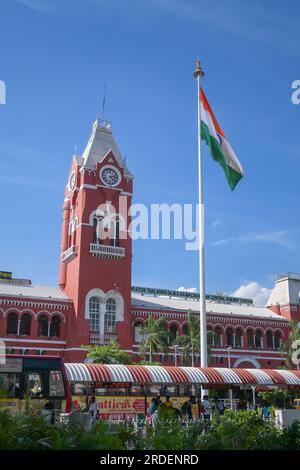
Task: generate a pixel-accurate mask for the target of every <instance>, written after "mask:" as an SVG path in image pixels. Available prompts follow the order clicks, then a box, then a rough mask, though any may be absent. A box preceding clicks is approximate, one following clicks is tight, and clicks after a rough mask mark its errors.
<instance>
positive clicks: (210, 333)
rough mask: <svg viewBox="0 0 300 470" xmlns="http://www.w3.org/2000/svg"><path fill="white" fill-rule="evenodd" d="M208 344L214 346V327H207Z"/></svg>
mask: <svg viewBox="0 0 300 470" xmlns="http://www.w3.org/2000/svg"><path fill="white" fill-rule="evenodd" d="M207 346H213V331H212V327H211V326H208V327H207Z"/></svg>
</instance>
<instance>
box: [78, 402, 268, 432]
mask: <svg viewBox="0 0 300 470" xmlns="http://www.w3.org/2000/svg"><path fill="white" fill-rule="evenodd" d="M227 405H228V404H227ZM225 409H226V405H225V402H224V400H220V399H215V400H210V399H209V396H208V395H205V396H203V399H202V400H200V399H199V400H198V399H197V398H196V397H193V396H191V397H189V398H188V399H187V400H186V401H184V402H183V404H182V405H181V406H180V407H176V406H174V403H173V401H172V399H171V398H170V397H169V396H166V397H163V399H162V398H161V397H160V396H156V397H153V398H152V399H151V403H150V406H149V408H148V410H147V418H146V419H147V422H148V424H150V425H152V426H155V425H156V423H157V420H158V419H159V416H163V417H164V418H166V417H170V418H177V419H180V420H182V421H183V422H186V423H188V422H190V421H192V420H194V419H199V417H200V418H202V419H204V420H211V419H212V417H213V416H222V415H223V414H224V411H225ZM235 409H236V410H248V409H251V405H250V403H249V402H248V401H246V400H239V401H238V402H236V403H235ZM257 411H258V413H259V414H260V415H261V416H262V417H263V419H264V420H265V421H267V420H268V419H269V417H270V409H269V405H268V404H267V403H263V404H262V405H258V406H257ZM86 412H88V413H90V415H91V419H92V422H93V423H95V422H96V420H98V419H99V418H100V405H99V403H98V402H97V400H96V397H95V396H92V397H91V398H90V399H88V400H87V403H86Z"/></svg>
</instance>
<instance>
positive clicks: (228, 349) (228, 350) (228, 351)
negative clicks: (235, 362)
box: [227, 346, 232, 369]
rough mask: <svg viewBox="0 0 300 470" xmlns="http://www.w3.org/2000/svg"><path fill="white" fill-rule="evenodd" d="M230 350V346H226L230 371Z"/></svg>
mask: <svg viewBox="0 0 300 470" xmlns="http://www.w3.org/2000/svg"><path fill="white" fill-rule="evenodd" d="M231 350H232V346H228V348H227V353H228V356H227V357H228V368H229V369H230V368H231V363H230V362H231V361H230V351H231Z"/></svg>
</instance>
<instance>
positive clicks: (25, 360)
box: [0, 355, 72, 414]
mask: <svg viewBox="0 0 300 470" xmlns="http://www.w3.org/2000/svg"><path fill="white" fill-rule="evenodd" d="M29 402H30V403H31V404H33V405H34V404H36V405H39V406H40V407H41V408H43V407H44V406H46V404H47V403H48V404H50V406H51V408H52V409H53V410H54V411H55V413H58V414H59V413H62V412H65V413H68V412H70V411H71V408H72V406H71V394H70V386H69V383H68V380H67V376H66V371H65V367H64V363H63V361H62V359H61V358H59V357H57V356H55V357H51V356H42V357H37V356H21V355H7V356H5V357H3V360H2V361H0V407H5V408H8V409H9V410H10V411H11V412H12V413H13V414H16V413H18V412H23V411H24V410H25V408H26V404H28V403H29Z"/></svg>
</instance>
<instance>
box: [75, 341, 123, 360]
mask: <svg viewBox="0 0 300 470" xmlns="http://www.w3.org/2000/svg"><path fill="white" fill-rule="evenodd" d="M82 348H83V349H87V351H88V353H87V357H88V358H89V359H92V360H93V362H96V363H99V364H131V363H132V361H131V357H130V355H129V354H127V353H126V352H124V351H122V350H121V348H120V346H119V343H117V341H115V340H113V341H111V342H110V343H109V344H104V345H94V344H90V345H87V346H82Z"/></svg>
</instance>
